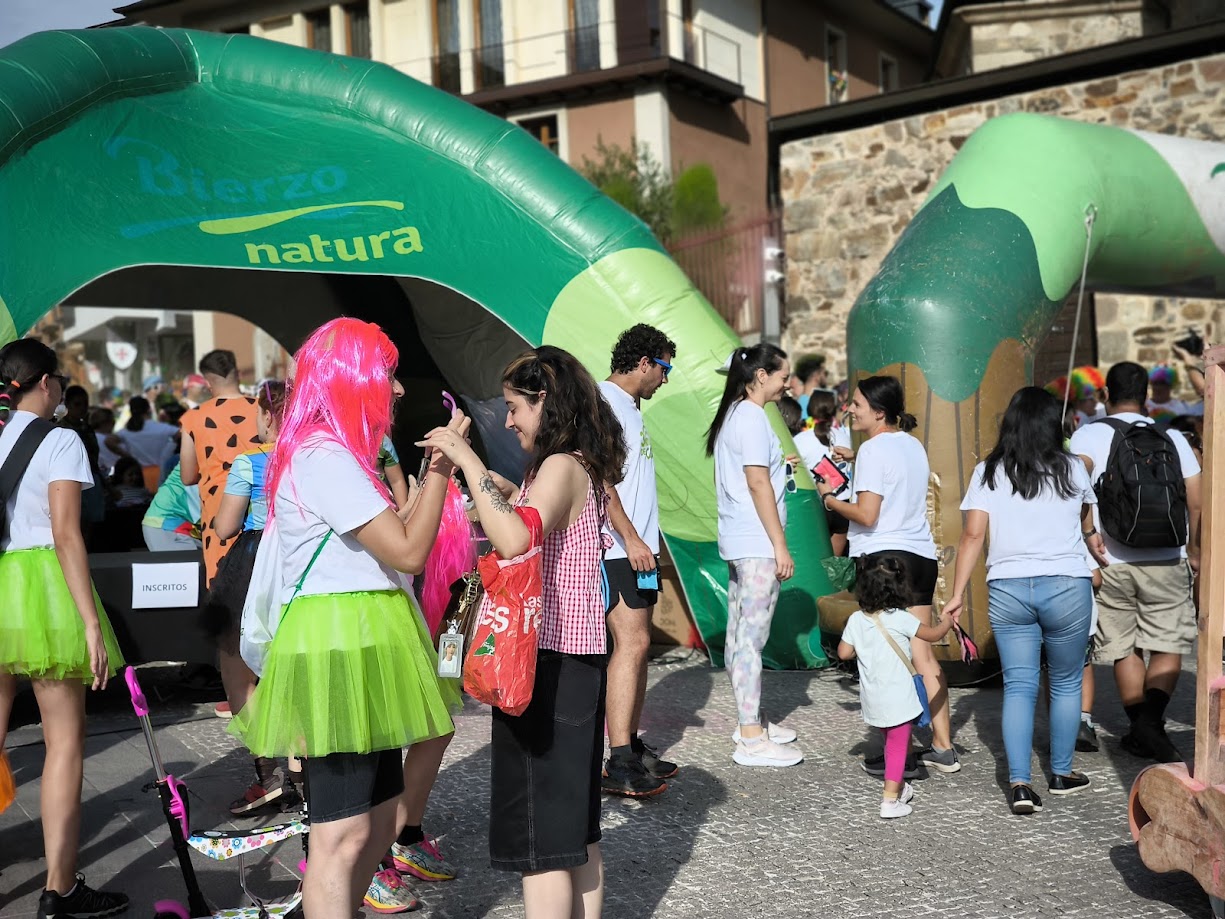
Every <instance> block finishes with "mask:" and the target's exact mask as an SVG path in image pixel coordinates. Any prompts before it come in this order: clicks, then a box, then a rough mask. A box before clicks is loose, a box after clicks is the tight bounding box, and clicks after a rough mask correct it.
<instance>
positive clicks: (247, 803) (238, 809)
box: [230, 766, 293, 817]
mask: <svg viewBox="0 0 1225 919" xmlns="http://www.w3.org/2000/svg"><path fill="white" fill-rule="evenodd" d="M291 793H293V783H292V782H290V781H289V779H287V778H285V773H284V771H283V770H282V769H281V767H280V766H277V767H276V768H275V769H273V770H272V775H271V777H270V778H267V779H260V778H256V780H255V782H254V783H252V785H251V787H250V788H248V789H247V790H246V791H245V792H243V796H242V797H241V798H238V799H236V800H234V801H233V802H231V803H230V813H231V814H233V815H234V816H235V817H245V816H247V815H248V814H253V813H255V812H256V811H258V810H261V809H262V808H264V807H267V806H268V805H270V804H278V805H279V804H280V802H281V799H282V798H284V796H285V795H286V794H291Z"/></svg>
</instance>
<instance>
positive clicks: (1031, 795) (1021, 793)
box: [1011, 785, 1042, 814]
mask: <svg viewBox="0 0 1225 919" xmlns="http://www.w3.org/2000/svg"><path fill="white" fill-rule="evenodd" d="M1011 807H1012V812H1013V813H1014V814H1036V813H1038V811H1040V810H1042V799H1041V798H1039V797H1038V795H1037V793H1036V792H1035V791H1034V790H1033V789H1032V788H1030V787H1029V786H1028V785H1014V786H1013V788H1012V804H1011Z"/></svg>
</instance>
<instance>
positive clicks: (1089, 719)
mask: <svg viewBox="0 0 1225 919" xmlns="http://www.w3.org/2000/svg"><path fill="white" fill-rule="evenodd" d="M1080 720H1081V721H1083V722H1084V723H1085V724H1087V725H1089V727H1093V713H1092V712H1081V713H1080Z"/></svg>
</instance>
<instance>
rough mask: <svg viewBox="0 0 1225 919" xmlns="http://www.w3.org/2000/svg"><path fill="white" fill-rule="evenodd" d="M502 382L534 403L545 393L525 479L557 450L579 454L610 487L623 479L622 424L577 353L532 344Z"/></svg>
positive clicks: (508, 368)
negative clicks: (531, 347) (530, 348)
mask: <svg viewBox="0 0 1225 919" xmlns="http://www.w3.org/2000/svg"><path fill="white" fill-rule="evenodd" d="M502 384H503V385H504V386H508V387H509V388H511V389H513V390H514V391H515V392H517V393H519V394H520V395H522V396H523V397H524V398H525V399H527V401H528V402H529V403H530V404H531V405H536V404H537V403H538V402H540V401H541V395H540V394H541V393H544V399H543V406H542V408H541V412H540V428H539V430H538V431H537V432H536V443H535V446H534V447H533V450H532V457H531V461H530V462H529V463H528V468H527V471H526V473H525V477H526V478H529V479H530V478H531V477H532V476H534V475H535V474H536V473H537V471H538V470H539V469H540V465H541V464H542V463H543V462H544V461H545V460H546V459H547V458H548V457H550V456H552V455H553V454H554V453H577V454H579V455H580V456H581V457H582V459H583V461H584V462H585V463H586V464H587V466H588V468H589V469H590V470H591V474H592V476H594V477H595V478H597V479H598V480H599V481H601V482H607V483H608V484H609V485H616V484H617V483H618V482H620V481H621V478H622V470H623V469H624V467H625V434H624V432H623V431H622V430H621V422H619V421H618V420H617V416H616V415H614V414H613V410H612V408H610V407H609V405H608V403H607V402H606V401H605V400H604V397H603V396H602V395H600V390H599V388H598V387H597V386H596V382H595V379H594V378H593V377H592V376H591V374H590V373H588V372H587V368H585V367H584V366H583V365H582V364H580V363H579V362H578V360H577V359H576V358H575V357H574V355H572V354H571V353H570V352H568V351H563V350H562V349H561V348H555V347H553V346H552V345H542V346H541V347H539V348H533V349H532V350H531V351H527V352H524V353H523V354H521V355H519V357H517V358H515V359H514V360H513V361H511V362H510V364H509V365H507V367H506V370H505V371H504V372H503V374H502Z"/></svg>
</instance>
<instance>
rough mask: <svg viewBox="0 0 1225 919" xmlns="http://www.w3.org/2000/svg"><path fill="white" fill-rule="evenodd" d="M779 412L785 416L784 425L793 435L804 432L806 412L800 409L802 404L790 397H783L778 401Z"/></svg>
mask: <svg viewBox="0 0 1225 919" xmlns="http://www.w3.org/2000/svg"><path fill="white" fill-rule="evenodd" d="M778 411H779V414H781V415H782V416H783V424H785V425H787V430H788V431H790V432H791V433H792V434H798V433H800V431H802V430H804V410H803V409H801V408H800V403H798V402H796V401H795V400H794V399H792V398H791V397H790V396H783V397H782V398H781V399H779V400H778Z"/></svg>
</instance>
